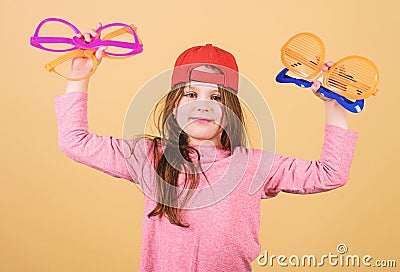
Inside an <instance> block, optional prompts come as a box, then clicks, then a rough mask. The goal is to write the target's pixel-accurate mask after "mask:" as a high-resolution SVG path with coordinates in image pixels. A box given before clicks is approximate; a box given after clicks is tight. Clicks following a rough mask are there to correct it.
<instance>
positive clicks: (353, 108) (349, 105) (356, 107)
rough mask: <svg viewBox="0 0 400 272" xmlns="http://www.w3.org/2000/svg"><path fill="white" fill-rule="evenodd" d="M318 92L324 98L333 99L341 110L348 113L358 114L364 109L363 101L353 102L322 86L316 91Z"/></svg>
mask: <svg viewBox="0 0 400 272" xmlns="http://www.w3.org/2000/svg"><path fill="white" fill-rule="evenodd" d="M318 91H319V92H320V93H321V94H322V95H323V96H325V97H326V98H331V99H335V100H336V101H337V102H338V103H339V104H340V105H341V106H342V107H343V108H345V109H346V110H348V111H350V112H353V113H359V112H361V111H362V110H363V108H364V99H361V100H356V101H354V102H353V101H350V100H348V99H347V98H345V97H343V96H341V95H338V94H337V93H334V92H332V91H330V90H329V89H327V88H325V87H322V86H321V87H320V88H319V89H318Z"/></svg>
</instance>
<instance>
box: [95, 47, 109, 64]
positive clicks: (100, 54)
mask: <svg viewBox="0 0 400 272" xmlns="http://www.w3.org/2000/svg"><path fill="white" fill-rule="evenodd" d="M106 50H107V46H100V47H99V49H97V50H96V54H95V57H96V58H97V60H98V61H101V59H102V58H103V54H104V51H106Z"/></svg>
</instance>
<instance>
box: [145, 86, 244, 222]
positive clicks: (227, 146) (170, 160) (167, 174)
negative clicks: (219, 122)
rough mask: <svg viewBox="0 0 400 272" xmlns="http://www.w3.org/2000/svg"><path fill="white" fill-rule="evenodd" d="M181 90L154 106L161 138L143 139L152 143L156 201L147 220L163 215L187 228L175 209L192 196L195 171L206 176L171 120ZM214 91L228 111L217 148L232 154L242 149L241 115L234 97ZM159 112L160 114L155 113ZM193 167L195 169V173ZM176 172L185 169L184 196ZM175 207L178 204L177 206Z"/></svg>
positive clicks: (198, 155) (178, 209) (180, 131)
mask: <svg viewBox="0 0 400 272" xmlns="http://www.w3.org/2000/svg"><path fill="white" fill-rule="evenodd" d="M184 88H185V86H181V87H179V88H175V89H172V90H171V91H170V92H169V93H168V94H167V95H166V97H165V99H163V100H160V101H159V102H158V103H157V104H156V107H155V110H154V111H155V112H157V111H159V112H160V115H159V117H158V120H157V121H156V122H155V126H156V128H157V130H158V132H159V134H160V135H161V137H158V136H153V135H148V134H146V135H145V136H143V137H144V138H147V139H150V140H151V141H152V145H151V146H152V154H153V162H154V166H153V167H154V170H155V172H156V175H155V177H156V186H157V200H158V201H157V202H158V203H157V206H156V207H155V208H154V210H153V211H151V212H150V213H149V214H148V215H147V216H148V217H149V218H150V217H152V216H157V215H158V216H160V217H161V216H163V215H166V216H167V218H168V220H169V221H170V222H171V223H172V224H175V225H177V226H181V227H189V225H187V224H185V223H184V222H183V220H182V214H181V208H179V207H184V205H185V204H186V203H187V202H188V201H189V199H190V197H191V196H192V194H193V193H190V192H194V189H196V188H197V187H198V185H199V181H200V176H199V174H197V172H196V170H197V169H200V170H201V173H202V174H203V175H204V176H205V178H206V179H207V176H206V175H205V173H204V171H203V170H202V169H201V165H200V154H199V152H198V151H197V150H196V149H195V148H193V147H191V146H189V144H188V143H189V136H188V135H187V134H186V133H185V132H184V131H183V130H182V129H181V128H180V127H179V125H178V123H177V121H176V119H175V118H171V116H172V112H173V110H174V107H175V105H176V104H177V103H178V102H179V101H180V99H181V98H182V96H183V94H184ZM218 90H219V91H220V94H221V103H222V104H223V105H225V106H226V108H228V109H229V110H226V109H225V114H224V116H225V117H226V125H225V128H224V129H223V131H222V134H221V145H222V149H223V150H229V151H232V150H234V149H235V148H236V147H237V146H244V145H246V137H245V129H244V125H245V124H244V114H243V110H242V107H241V105H240V101H239V99H238V97H237V95H236V94H234V93H232V91H230V90H227V89H225V88H222V87H220V86H218ZM159 108H161V110H158V109H159ZM233 115H234V116H233ZM162 144H164V145H165V149H164V151H163V152H160V150H162V149H160V147H161V145H162ZM172 150H179V152H180V153H181V156H176V155H174V154H173V153H174V152H172ZM193 152H195V154H197V157H198V160H197V163H196V164H194V163H193V162H192V160H191V158H190V155H189V154H190V153H193ZM175 153H176V152H175ZM196 167H198V168H197V169H196ZM179 169H185V171H184V172H185V182H184V188H183V189H188V190H186V191H188V193H187V194H186V195H182V193H179V194H178V192H177V190H176V189H177V186H178V177H179V174H180V172H181V171H180V170H179ZM207 181H208V179H207ZM183 191H184V190H182V192H183ZM178 200H179V201H178ZM178 203H180V204H179V206H178Z"/></svg>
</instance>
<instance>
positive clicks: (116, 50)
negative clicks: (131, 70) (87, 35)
mask: <svg viewBox="0 0 400 272" xmlns="http://www.w3.org/2000/svg"><path fill="white" fill-rule="evenodd" d="M101 38H102V40H107V41H110V43H109V45H108V46H107V50H106V51H105V53H106V54H108V55H111V56H117V57H118V56H120V57H123V56H127V55H131V54H133V53H140V51H139V48H140V47H139V44H138V43H136V42H135V37H134V35H133V34H132V32H131V31H130V30H129V29H128V28H123V27H121V26H112V27H107V28H105V29H104V30H103V31H101ZM111 41H112V43H111ZM114 42H115V43H114Z"/></svg>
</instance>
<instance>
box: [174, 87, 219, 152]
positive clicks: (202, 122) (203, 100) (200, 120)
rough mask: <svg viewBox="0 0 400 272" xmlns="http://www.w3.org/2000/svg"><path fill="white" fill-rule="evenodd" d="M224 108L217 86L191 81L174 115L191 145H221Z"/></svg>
mask: <svg viewBox="0 0 400 272" xmlns="http://www.w3.org/2000/svg"><path fill="white" fill-rule="evenodd" d="M223 108H224V105H223V104H222V103H221V94H220V92H219V90H218V87H217V85H215V84H209V83H202V82H196V81H191V82H190V85H188V86H186V87H185V89H184V94H183V96H182V98H181V100H180V101H179V103H178V105H177V107H175V109H174V114H175V118H176V120H177V122H178V124H179V126H180V127H181V128H182V129H183V131H185V132H186V133H187V134H188V135H189V142H190V143H191V144H202V143H204V144H207V143H205V142H204V141H212V142H213V143H214V145H221V134H222V131H223V129H222V128H223V127H224V124H225V120H224V119H225V118H224V116H223ZM208 144H211V143H208Z"/></svg>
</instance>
